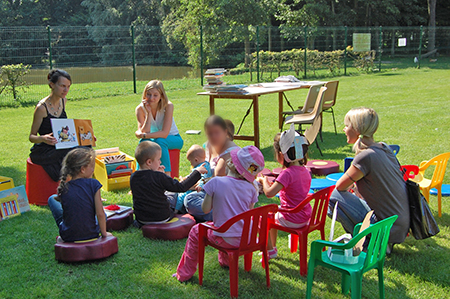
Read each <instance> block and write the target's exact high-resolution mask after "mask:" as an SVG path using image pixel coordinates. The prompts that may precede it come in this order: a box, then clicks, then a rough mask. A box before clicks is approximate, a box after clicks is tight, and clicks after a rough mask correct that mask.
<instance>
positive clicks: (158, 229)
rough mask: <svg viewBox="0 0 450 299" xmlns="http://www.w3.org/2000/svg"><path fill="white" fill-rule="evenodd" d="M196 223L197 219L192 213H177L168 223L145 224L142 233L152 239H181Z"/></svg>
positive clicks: (185, 236)
mask: <svg viewBox="0 0 450 299" xmlns="http://www.w3.org/2000/svg"><path fill="white" fill-rule="evenodd" d="M194 225H195V220H194V217H192V216H191V215H189V214H185V215H175V217H174V218H173V219H172V220H170V221H169V222H166V223H162V224H146V225H144V226H143V227H142V234H143V235H144V237H146V238H150V239H159V240H172V241H173V240H180V239H184V238H187V236H188V235H189V231H190V230H191V228H192V227H193V226H194Z"/></svg>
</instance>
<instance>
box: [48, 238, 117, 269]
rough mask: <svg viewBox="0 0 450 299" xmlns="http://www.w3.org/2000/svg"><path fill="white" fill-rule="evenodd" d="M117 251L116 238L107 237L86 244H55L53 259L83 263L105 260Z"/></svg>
mask: <svg viewBox="0 0 450 299" xmlns="http://www.w3.org/2000/svg"><path fill="white" fill-rule="evenodd" d="M118 251H119V245H118V243H117V238H116V237H114V236H108V237H106V238H98V239H97V240H95V241H91V242H86V243H71V242H61V243H59V242H58V243H56V244H55V259H56V260H58V261H61V262H70V263H73V262H84V261H92V260H99V259H103V258H107V257H109V256H111V255H113V254H115V253H117V252H118Z"/></svg>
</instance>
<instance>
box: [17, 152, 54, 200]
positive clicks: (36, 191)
mask: <svg viewBox="0 0 450 299" xmlns="http://www.w3.org/2000/svg"><path fill="white" fill-rule="evenodd" d="M58 185H59V182H55V181H54V180H52V179H51V178H50V176H49V175H48V174H47V172H45V170H44V168H42V166H41V165H38V164H34V163H33V162H31V159H30V158H28V159H27V181H26V185H25V188H26V190H27V195H28V202H29V203H30V204H35V205H39V206H46V205H47V204H48V203H47V201H48V198H49V197H50V196H51V195H53V194H56V189H57V188H58Z"/></svg>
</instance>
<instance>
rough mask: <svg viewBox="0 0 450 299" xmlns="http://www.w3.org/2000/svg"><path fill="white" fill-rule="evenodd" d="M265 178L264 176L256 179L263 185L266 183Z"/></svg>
mask: <svg viewBox="0 0 450 299" xmlns="http://www.w3.org/2000/svg"><path fill="white" fill-rule="evenodd" d="M264 178H265V177H263V176H259V177H256V181H257V182H258V183H260V184H261V185H262V184H263V183H264Z"/></svg>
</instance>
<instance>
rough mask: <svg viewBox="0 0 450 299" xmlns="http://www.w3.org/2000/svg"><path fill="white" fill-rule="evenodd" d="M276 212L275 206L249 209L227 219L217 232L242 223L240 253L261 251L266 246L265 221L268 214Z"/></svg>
mask: <svg viewBox="0 0 450 299" xmlns="http://www.w3.org/2000/svg"><path fill="white" fill-rule="evenodd" d="M277 210H278V206H277V205H276V204H270V205H266V206H262V207H259V208H254V209H251V210H249V211H247V212H244V213H241V214H239V215H236V216H234V217H233V218H231V219H229V220H228V221H227V222H225V223H224V224H222V226H221V227H219V229H218V230H219V231H221V232H225V231H227V230H228V229H229V228H230V227H231V226H232V225H233V224H235V223H237V222H243V226H242V235H241V244H240V246H239V250H240V251H248V252H250V251H257V250H262V249H263V248H264V247H265V246H266V245H267V231H268V230H267V219H268V216H269V213H271V212H273V213H275V212H276V211H277Z"/></svg>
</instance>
